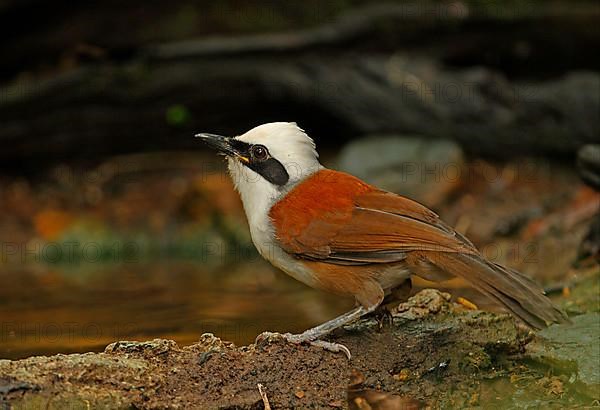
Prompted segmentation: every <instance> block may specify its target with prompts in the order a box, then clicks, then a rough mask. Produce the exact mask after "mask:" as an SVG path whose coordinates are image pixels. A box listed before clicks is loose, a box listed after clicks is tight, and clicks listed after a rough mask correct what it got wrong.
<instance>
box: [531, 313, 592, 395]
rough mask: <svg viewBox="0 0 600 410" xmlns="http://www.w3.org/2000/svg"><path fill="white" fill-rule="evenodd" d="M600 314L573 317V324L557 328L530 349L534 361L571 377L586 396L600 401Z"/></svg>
mask: <svg viewBox="0 0 600 410" xmlns="http://www.w3.org/2000/svg"><path fill="white" fill-rule="evenodd" d="M599 343H600V313H597V312H596V313H588V314H585V315H580V316H577V317H575V318H573V324H572V325H568V324H567V325H554V326H551V327H549V328H548V329H545V330H543V331H541V332H540V333H539V338H537V339H536V341H535V342H534V343H531V344H530V345H529V346H528V347H527V352H528V354H529V356H530V357H531V358H533V359H534V360H535V361H537V362H540V363H542V364H544V365H547V366H550V367H551V368H553V369H555V370H556V371H558V372H560V373H566V374H567V375H569V376H570V379H569V381H570V382H572V383H574V384H575V386H577V387H578V388H579V389H580V390H581V391H582V392H583V393H585V394H587V395H589V396H590V397H592V398H594V399H596V400H598V399H600V346H599Z"/></svg>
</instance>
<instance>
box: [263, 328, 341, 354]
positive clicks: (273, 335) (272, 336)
mask: <svg viewBox="0 0 600 410" xmlns="http://www.w3.org/2000/svg"><path fill="white" fill-rule="evenodd" d="M276 340H285V341H286V342H288V343H293V344H301V343H305V342H306V343H308V344H310V345H311V346H315V347H319V348H321V349H324V350H327V351H329V352H333V353H339V352H342V353H344V354H345V355H346V357H347V358H348V360H350V359H351V358H352V354H351V353H350V350H349V349H348V348H347V347H346V346H344V345H343V344H340V343H333V342H326V341H325V340H309V339H306V338H304V337H302V334H299V335H294V334H291V333H284V334H281V333H277V332H263V333H261V334H260V335H258V336H257V337H256V342H255V343H256V344H257V345H264V344H268V343H271V342H274V341H276Z"/></svg>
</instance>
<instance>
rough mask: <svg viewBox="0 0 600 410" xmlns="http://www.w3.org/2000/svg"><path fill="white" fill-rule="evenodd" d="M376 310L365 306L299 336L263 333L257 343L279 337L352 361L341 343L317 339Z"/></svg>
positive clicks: (348, 351) (373, 307)
mask: <svg viewBox="0 0 600 410" xmlns="http://www.w3.org/2000/svg"><path fill="white" fill-rule="evenodd" d="M376 308H377V305H375V306H372V307H369V308H365V307H363V306H359V307H356V308H354V309H352V310H351V311H349V312H346V313H344V314H342V315H340V316H338V317H336V318H334V319H331V320H329V321H327V322H325V323H323V324H320V325H318V326H315V327H313V328H310V329H308V330H306V331H304V332H302V333H300V334H297V335H293V334H291V333H285V334H283V335H280V334H279V333H272V332H264V333H261V334H260V335H258V337H257V338H256V341H257V343H258V342H260V341H262V340H268V339H271V338H273V337H278V336H279V337H283V338H284V339H285V340H287V341H288V342H290V343H297V344H300V343H304V342H308V343H310V344H311V345H312V346H318V347H321V348H323V349H325V350H329V351H331V352H344V354H345V355H346V356H348V359H350V358H351V357H352V355H351V354H350V350H348V348H347V347H346V346H344V345H342V344H339V343H333V342H326V341H324V340H317V339H319V338H321V337H323V336H325V335H326V334H328V333H331V332H332V331H334V330H335V329H337V328H339V327H341V326H344V325H345V324H347V323H350V322H352V321H354V320H356V319H359V318H360V317H362V316H364V315H366V314H367V313H371V312H372V311H374V310H375V309H376Z"/></svg>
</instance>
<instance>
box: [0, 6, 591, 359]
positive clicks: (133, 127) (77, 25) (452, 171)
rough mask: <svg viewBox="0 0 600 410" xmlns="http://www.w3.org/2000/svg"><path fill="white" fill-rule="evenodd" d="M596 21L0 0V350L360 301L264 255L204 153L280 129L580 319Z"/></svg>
mask: <svg viewBox="0 0 600 410" xmlns="http://www.w3.org/2000/svg"><path fill="white" fill-rule="evenodd" d="M599 22H600V6H599V4H598V2H597V1H595V0H590V1H585V0H570V1H566V0H564V1H558V0H550V1H542V0H515V1H503V2H500V1H491V0H490V1H486V0H481V1H471V0H463V1H424V2H408V1H400V0H399V1H393V2H386V3H381V2H375V1H366V0H336V1H324V2H323V1H316V0H307V1H304V2H276V1H271V2H269V1H214V2H208V1H206V2H203V1H188V0H183V1H177V2H164V1H143V2H142V1H128V2H117V1H98V2H76V3H73V2H67V1H63V0H57V1H53V2H47V1H38V0H19V1H16V0H0V61H1V63H0V67H1V72H0V144H1V147H0V215H1V217H0V246H1V248H0V284H1V285H0V326H1V327H0V358H14V357H24V356H27V355H31V354H40V353H56V352H71V351H88V350H101V349H102V348H103V347H104V346H105V345H106V344H108V343H110V342H112V341H114V340H117V339H131V338H137V339H144V338H152V337H163V338H174V339H175V340H177V341H178V342H181V343H191V342H193V341H195V340H197V338H198V336H199V335H200V334H201V333H203V332H205V331H211V332H215V333H216V334H217V335H218V336H220V337H223V338H225V339H229V340H234V341H236V342H238V343H248V342H250V341H252V340H253V338H254V337H255V335H256V334H258V333H260V331H263V330H267V329H269V330H286V331H299V330H302V329H303V328H306V327H308V326H311V325H314V324H316V323H319V322H322V321H324V320H326V319H328V318H331V317H333V316H334V315H335V314H336V313H340V312H342V311H343V310H344V309H346V308H348V306H351V304H352V301H344V300H339V299H338V298H337V297H334V296H329V295H325V294H322V293H319V292H316V291H312V290H309V289H307V288H306V287H304V286H303V285H300V284H297V283H296V282H294V281H292V280H290V279H289V278H287V277H285V276H284V275H283V274H281V273H279V272H277V271H276V270H274V269H273V268H271V267H270V266H269V265H268V264H266V263H264V262H263V261H262V260H260V258H258V256H257V255H256V253H255V251H254V248H253V246H252V244H251V242H250V238H249V234H248V231H247V226H246V222H245V217H244V214H243V210H242V208H241V204H240V202H239V199H238V198H237V194H236V193H235V192H234V191H233V188H232V186H231V184H230V182H229V179H228V177H227V175H226V174H225V173H224V169H223V164H222V160H220V159H218V158H215V157H214V156H213V154H212V153H211V152H209V151H208V150H206V149H205V148H204V147H202V146H199V145H198V143H197V141H195V140H194V138H192V136H193V134H195V133H197V132H202V131H204V132H213V133H220V134H225V135H237V134H241V133H243V132H245V131H246V130H248V129H249V128H251V127H254V126H256V125H259V124H262V123H265V122H270V121H295V122H297V123H298V124H299V125H300V126H301V127H302V128H304V129H305V130H306V131H307V132H308V133H309V135H311V136H312V137H313V138H314V139H315V141H316V142H317V144H318V147H319V151H320V153H321V154H322V159H323V162H324V163H325V165H327V166H330V167H334V168H337V169H342V170H346V171H349V172H352V173H354V174H356V175H358V176H360V177H362V178H365V179H367V180H368V181H370V182H373V183H376V184H378V185H380V186H382V187H384V188H386V189H389V190H392V191H395V192H398V193H402V194H405V195H409V196H411V197H413V198H415V199H417V200H419V201H421V202H423V203H425V204H426V205H428V206H430V207H433V208H434V209H435V210H436V211H438V212H439V213H440V214H441V215H442V216H443V217H444V219H446V220H447V221H448V222H449V223H451V224H453V225H454V226H455V227H456V228H457V229H458V230H460V231H462V232H464V233H466V234H467V235H468V236H469V237H471V238H472V239H473V241H474V242H475V243H476V244H477V245H478V246H480V247H481V248H482V249H483V250H484V252H485V253H486V255H487V256H488V257H490V258H492V259H495V260H497V261H499V262H502V263H506V264H508V265H511V266H514V267H516V268H518V269H521V270H523V271H525V272H526V273H527V274H530V275H532V276H534V277H535V278H536V280H538V281H539V282H541V283H543V284H544V285H545V286H546V287H548V289H549V290H550V291H551V293H552V292H554V293H552V294H553V295H554V296H555V297H557V298H563V299H564V300H562V299H561V300H562V302H564V303H571V309H580V311H586V310H589V309H591V308H590V307H589V306H595V305H594V303H595V300H596V299H592V302H590V299H589V298H587V299H586V298H585V297H583V298H582V299H581V300H582V301H580V302H574V301H573V300H571V299H568V295H567V293H568V292H567V291H565V289H570V286H571V285H570V284H571V283H573V281H576V280H581V278H582V277H583V278H587V277H588V276H589V275H590V272H592V273H591V274H594V275H596V276H594V278H596V279H594V280H595V282H593V283H594V286H596V287H595V288H594V287H593V286H592V287H590V289H596V290H597V287H598V286H597V277H598V276H597V272H598V270H597V264H596V258H597V255H598V238H599V237H600V234H598V224H596V225H595V226H596V227H595V228H594V227H593V226H592V222H593V221H594V218H596V219H597V212H598V208H599V205H598V203H599V197H598V194H597V192H596V191H595V189H597V188H598V186H599V185H600V184H599V182H600V178H599V177H598V174H599V173H598V170H599V169H600V166H599V163H600V155H599V151H598V146H597V145H595V144H598V143H600V53H598V50H600V24H599ZM418 286H427V284H426V283H421V284H417V287H418ZM445 286H446V288H447V289H451V290H452V293H453V295H455V296H460V295H463V296H468V297H470V298H472V299H473V300H475V301H476V302H478V303H479V304H482V305H483V306H484V307H487V305H486V303H487V302H486V301H485V300H484V299H481V298H479V297H478V296H477V295H473V294H472V293H471V291H470V290H469V289H467V288H466V287H465V286H464V284H463V283H460V282H453V283H448V284H446V285H445ZM561 292H562V296H561ZM565 295H566V296H565ZM590 303H591V304H590ZM489 308H490V309H493V308H494V307H492V306H490V307H489Z"/></svg>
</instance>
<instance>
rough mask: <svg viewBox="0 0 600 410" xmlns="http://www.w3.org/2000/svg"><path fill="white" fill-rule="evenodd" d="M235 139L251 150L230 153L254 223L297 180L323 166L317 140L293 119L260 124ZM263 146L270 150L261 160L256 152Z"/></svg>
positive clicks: (237, 184)
mask: <svg viewBox="0 0 600 410" xmlns="http://www.w3.org/2000/svg"><path fill="white" fill-rule="evenodd" d="M233 140H234V141H233V143H234V144H235V143H236V141H237V143H238V144H239V145H240V150H247V152H248V153H249V154H248V155H246V156H245V157H240V156H235V155H230V156H229V157H228V168H229V173H230V175H231V178H232V179H233V182H234V184H235V187H236V189H237V190H238V192H239V193H240V196H241V197H242V201H243V203H244V208H245V210H246V215H247V217H248V219H249V220H250V225H251V226H252V224H253V221H252V220H253V219H255V218H257V217H258V214H265V215H266V213H268V211H269V209H270V208H271V206H272V205H273V204H274V203H276V202H277V201H278V200H279V199H280V198H281V197H283V196H284V195H285V194H286V193H287V192H289V190H290V189H291V188H293V187H294V186H295V185H296V184H297V183H298V182H300V181H302V180H304V179H305V178H306V177H308V176H310V175H312V174H313V173H315V172H317V171H318V170H320V169H322V168H323V166H322V165H321V164H320V163H319V155H318V154H317V151H316V147H315V143H314V141H313V140H312V138H310V137H309V136H308V135H306V133H305V132H304V130H302V129H301V128H300V127H298V125H296V123H293V122H272V123H267V124H263V125H259V126H258V127H255V128H252V129H251V130H250V131H248V132H246V133H245V134H242V135H240V136H237V137H235V138H234V139H233ZM261 147H264V148H266V150H267V154H266V155H267V157H266V158H267V159H266V160H262V161H261V160H260V158H257V157H258V156H257V155H254V154H255V153H260V151H256V150H259V149H260V148H261ZM256 222H257V221H256Z"/></svg>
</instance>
